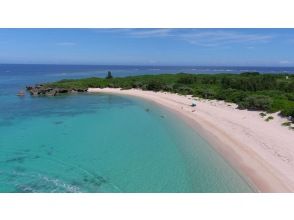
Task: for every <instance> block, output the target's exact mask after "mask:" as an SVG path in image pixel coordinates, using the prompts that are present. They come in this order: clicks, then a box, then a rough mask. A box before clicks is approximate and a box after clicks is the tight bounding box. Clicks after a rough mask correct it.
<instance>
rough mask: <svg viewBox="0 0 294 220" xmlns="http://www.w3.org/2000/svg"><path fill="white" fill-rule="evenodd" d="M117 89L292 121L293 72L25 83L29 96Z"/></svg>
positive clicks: (293, 110)
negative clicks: (212, 102) (221, 104)
mask: <svg viewBox="0 0 294 220" xmlns="http://www.w3.org/2000/svg"><path fill="white" fill-rule="evenodd" d="M90 87H92V88H106V87H109V88H121V89H124V90H125V89H131V88H136V89H142V90H150V91H165V92H171V93H178V94H181V95H193V96H195V97H200V98H205V99H216V100H224V101H226V102H233V103H236V104H237V105H238V108H239V109H248V110H261V111H267V112H269V113H272V112H278V111H280V115H281V116H285V117H288V118H289V120H292V121H294V75H293V74H260V73H258V72H244V73H241V74H187V73H178V74H160V75H140V76H128V77H122V78H120V77H112V74H111V72H108V73H107V76H106V77H105V78H97V77H92V78H84V79H64V80H61V81H58V82H53V83H45V84H41V85H37V86H28V87H27V89H28V90H29V91H30V92H31V94H32V95H48V96H55V95H58V94H64V93H77V92H86V91H87V89H88V88H90Z"/></svg>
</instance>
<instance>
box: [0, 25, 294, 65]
mask: <svg viewBox="0 0 294 220" xmlns="http://www.w3.org/2000/svg"><path fill="white" fill-rule="evenodd" d="M0 63H43V64H46V63H52V64H101V65H103V64H106V65H109V64H117V65H196V66H197V65H232V66H238V65H239V66H294V29H0Z"/></svg>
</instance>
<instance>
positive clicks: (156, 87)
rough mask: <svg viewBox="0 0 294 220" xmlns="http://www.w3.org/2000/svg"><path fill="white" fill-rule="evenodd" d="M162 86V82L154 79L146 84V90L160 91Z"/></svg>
mask: <svg viewBox="0 0 294 220" xmlns="http://www.w3.org/2000/svg"><path fill="white" fill-rule="evenodd" d="M164 86H165V84H164V83H163V82H161V81H160V80H155V79H154V80H151V81H150V82H149V83H148V84H147V90H153V91H160V90H161V89H163V88H164Z"/></svg>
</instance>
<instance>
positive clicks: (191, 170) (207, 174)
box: [0, 69, 253, 192]
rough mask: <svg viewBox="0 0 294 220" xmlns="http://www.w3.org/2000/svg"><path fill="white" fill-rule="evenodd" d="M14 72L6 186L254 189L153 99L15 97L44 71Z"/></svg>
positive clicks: (2, 109) (2, 116) (3, 128)
mask: <svg viewBox="0 0 294 220" xmlns="http://www.w3.org/2000/svg"><path fill="white" fill-rule="evenodd" d="M0 70H1V69H0ZM0 72H1V71H0ZM56 72H57V71H56ZM56 72H55V73H56ZM53 73H54V71H53ZM13 76H15V75H13V74H12V75H8V74H6V75H5V74H3V75H2V76H1V75H0V79H1V81H0V85H1V88H0V192H252V191H253V190H252V189H251V188H250V186H249V185H248V184H247V182H246V181H245V180H244V179H243V178H242V177H241V176H240V175H238V173H237V172H236V171H235V170H234V169H232V168H231V167H230V166H229V165H228V163H227V162H226V161H225V160H224V159H223V158H222V157H221V156H219V155H218V154H217V153H216V152H215V151H214V149H213V148H212V147H211V146H210V145H209V144H208V143H207V142H206V141H205V140H204V139H203V138H202V137H200V136H199V135H198V134H197V133H195V132H194V131H193V130H192V129H191V128H190V127H189V126H188V125H187V124H185V122H183V121H182V120H181V119H179V118H177V117H176V115H174V114H173V113H172V112H169V111H168V110H166V109H164V108H161V107H160V106H157V105H155V104H153V103H152V102H148V101H145V100H141V99H138V98H133V97H128V96H118V95H108V94H80V95H70V96H59V97H30V96H29V95H26V96H25V97H16V96H15V93H16V92H17V90H18V88H20V87H21V86H24V85H27V84H28V82H29V81H32V79H34V80H35V81H36V82H38V81H39V82H40V81H41V79H42V80H44V78H43V77H42V75H40V76H39V75H38V77H39V78H38V77H35V76H34V77H32V75H29V74H28V75H27V76H28V77H27V78H25V77H20V76H19V75H18V76H17V77H13ZM29 76H31V78H30V77H29ZM1 77H2V78H1ZM48 79H49V78H48ZM51 79H52V78H50V80H51Z"/></svg>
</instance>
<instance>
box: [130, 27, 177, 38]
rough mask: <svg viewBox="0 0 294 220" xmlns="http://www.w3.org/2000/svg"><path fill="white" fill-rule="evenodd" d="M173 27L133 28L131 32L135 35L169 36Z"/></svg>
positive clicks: (143, 36)
mask: <svg viewBox="0 0 294 220" xmlns="http://www.w3.org/2000/svg"><path fill="white" fill-rule="evenodd" d="M171 33H172V29H165V28H164V29H132V30H130V31H129V34H130V35H131V36H133V37H142V38H145V37H147V38H148V37H169V36H172V35H171Z"/></svg>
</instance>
